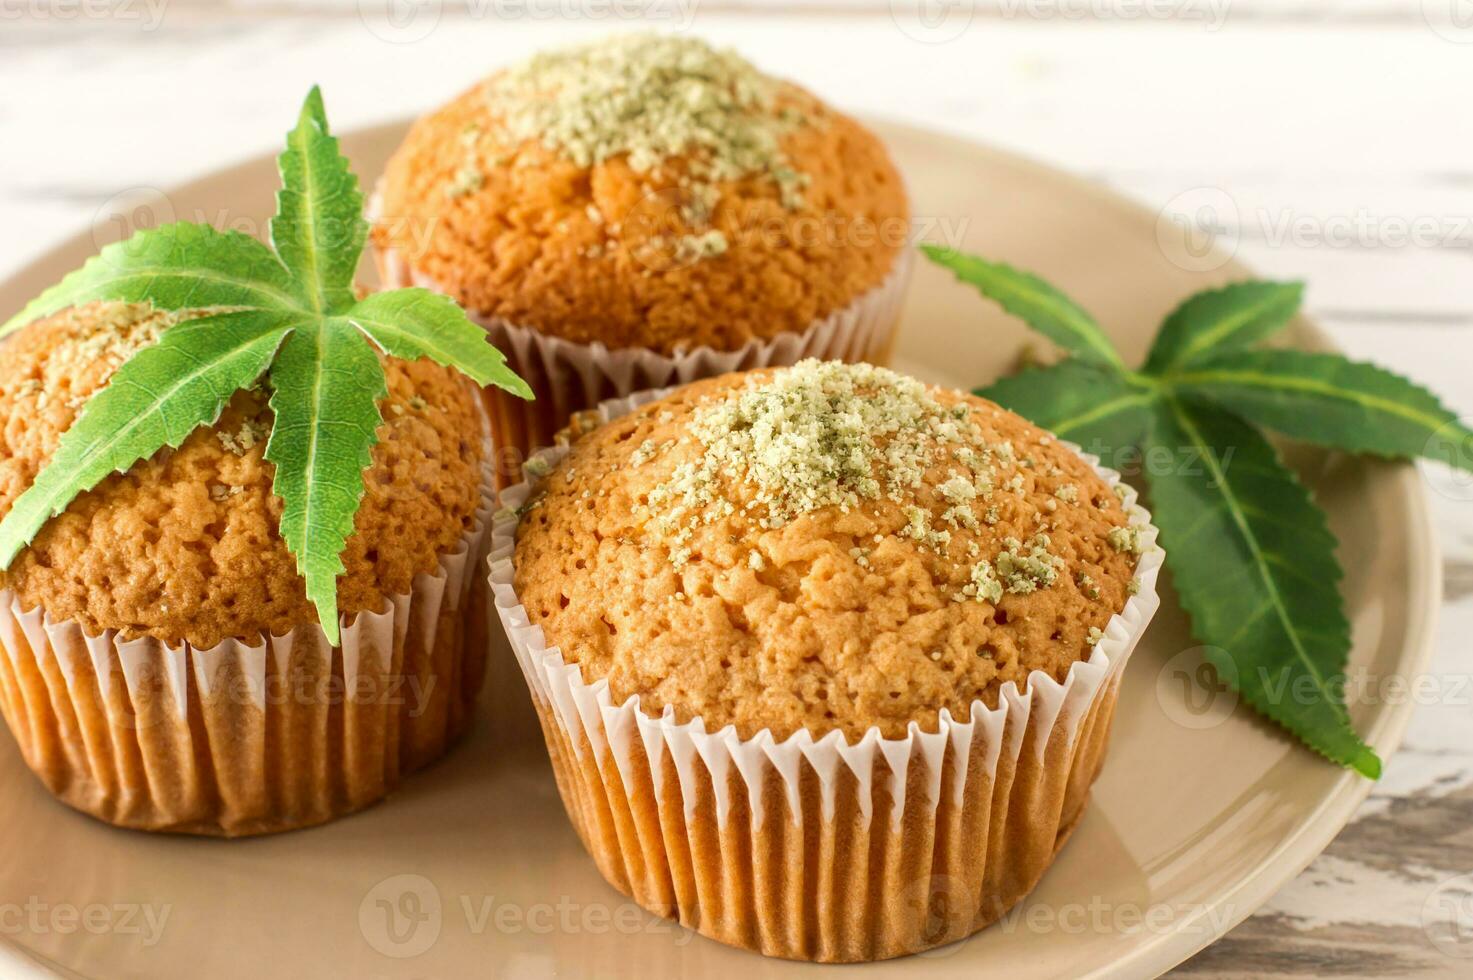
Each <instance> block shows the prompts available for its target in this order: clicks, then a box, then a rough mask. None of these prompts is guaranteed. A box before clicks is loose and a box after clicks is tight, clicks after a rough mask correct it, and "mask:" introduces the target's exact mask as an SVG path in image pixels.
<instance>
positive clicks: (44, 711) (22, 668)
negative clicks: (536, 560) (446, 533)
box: [0, 463, 494, 836]
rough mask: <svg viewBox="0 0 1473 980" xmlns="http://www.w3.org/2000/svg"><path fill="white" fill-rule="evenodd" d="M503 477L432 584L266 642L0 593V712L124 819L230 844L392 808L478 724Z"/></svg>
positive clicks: (70, 789)
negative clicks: (91, 624)
mask: <svg viewBox="0 0 1473 980" xmlns="http://www.w3.org/2000/svg"><path fill="white" fill-rule="evenodd" d="M493 487H494V478H493V475H492V472H491V467H490V465H489V463H488V464H487V465H485V466H484V467H483V470H482V486H481V503H480V506H479V508H478V510H477V512H476V515H475V520H474V522H473V526H472V527H471V529H470V530H469V531H467V532H466V533H465V535H463V536H462V538H461V539H460V541H459V542H458V543H457V544H456V546H455V548H453V549H452V550H451V551H450V552H448V553H447V554H444V555H442V556H441V557H440V559H439V567H438V568H437V569H436V571H435V572H434V573H433V574H421V575H418V576H416V577H415V580H414V583H413V585H412V588H411V590H410V592H409V593H407V594H404V595H395V596H391V597H389V598H387V599H386V600H385V602H384V606H383V608H382V609H380V610H378V611H376V612H362V613H359V614H358V615H356V616H354V617H353V618H351V619H349V618H348V617H346V616H345V617H343V619H342V620H341V621H340V627H341V631H342V633H341V636H342V643H341V645H340V646H339V647H338V648H333V647H332V646H331V645H330V644H329V643H328V640H327V636H326V634H325V633H324V632H323V631H322V628H321V627H320V626H319V625H318V624H316V623H313V624H311V625H310V626H306V625H304V626H299V627H297V628H296V629H293V630H291V631H290V632H288V633H286V634H284V635H282V636H271V637H268V638H265V639H263V640H260V641H258V642H256V643H246V642H243V641H241V640H238V639H228V640H225V641H223V642H221V643H220V644H218V645H216V646H214V647H211V648H209V649H195V648H194V647H191V646H189V645H188V644H184V645H180V646H170V645H167V644H165V643H163V642H162V641H159V640H155V639H152V638H149V637H142V638H136V639H131V640H128V639H124V638H123V637H122V636H121V635H120V634H119V633H118V632H117V631H116V630H107V631H104V632H103V633H101V634H100V635H97V636H89V635H88V634H87V633H86V631H85V630H84V629H83V628H82V627H81V625H80V624H79V623H77V622H75V621H73V620H62V621H56V620H53V619H52V618H51V617H50V616H49V615H47V614H45V613H44V612H43V611H42V610H41V609H40V608H39V607H38V608H35V609H30V610H27V609H24V608H22V605H21V603H20V600H19V599H18V598H17V597H16V595H15V594H14V593H13V592H10V591H8V590H6V591H3V592H0V646H3V648H4V655H3V656H0V709H3V712H4V715H5V719H6V721H7V722H8V723H9V725H10V729H11V731H12V732H13V733H14V735H15V738H16V741H17V742H18V743H19V745H20V748H21V753H22V755H23V756H24V757H25V760H26V763H27V764H28V765H29V766H30V767H31V769H32V770H33V771H34V772H35V773H36V774H37V775H38V776H39V777H40V778H41V780H42V782H44V783H45V784H46V786H47V788H48V789H50V790H51V791H52V792H53V793H54V794H56V795H57V796H58V797H60V798H61V799H62V800H64V801H65V802H67V803H69V804H70V805H72V806H74V807H76V808H78V809H80V810H83V811H85V812H87V813H91V814H92V815H93V816H97V817H99V818H101V819H103V820H107V821H109V822H111V823H115V824H118V825H121V826H126V827H134V828H139V829H146V830H170V831H183V832H190V833H203V834H223V835H226V836H237V835H243V834H255V833H269V832H274V831H279V830H289V829H293V828H296V827H303V826H310V825H312V824H316V823H321V822H323V821H325V820H329V819H332V818H333V817H336V816H341V815H342V814H345V813H348V812H351V811H353V810H356V809H359V808H361V807H363V806H366V805H368V804H370V803H373V802H375V801H376V800H378V799H381V798H382V797H383V796H384V795H385V794H386V793H388V792H389V790H391V789H392V788H393V787H394V785H395V784H396V783H397V782H398V780H399V778H400V777H401V776H402V775H404V774H407V773H409V772H411V771H413V770H414V769H417V768H419V767H421V766H423V765H425V764H427V763H429V762H431V761H433V760H434V759H436V758H438V757H439V756H440V755H441V754H443V753H444V751H445V749H446V748H447V747H448V746H449V745H450V744H451V743H452V742H453V741H454V739H455V738H456V737H457V736H458V735H459V734H460V733H461V732H462V731H463V730H464V729H465V727H466V726H467V724H468V723H469V720H470V714H471V711H472V706H473V701H474V698H475V694H476V692H477V690H478V689H479V687H480V683H481V677H482V675H483V672H484V664H485V642H486V635H485V631H486V622H485V618H486V608H485V606H486V601H487V598H486V593H485V589H484V587H483V585H482V583H481V579H480V576H479V575H478V574H476V572H475V570H477V569H479V568H481V567H482V562H483V561H484V560H485V557H486V550H487V547H488V545H489V534H488V531H489V528H490V523H491V520H490V515H491V509H492V506H493V494H494V489H493Z"/></svg>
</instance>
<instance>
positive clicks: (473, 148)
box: [373, 34, 909, 353]
mask: <svg viewBox="0 0 1473 980" xmlns="http://www.w3.org/2000/svg"><path fill="white" fill-rule="evenodd" d="M380 191H381V195H382V196H381V199H380V202H379V219H378V222H377V225H376V227H375V229H374V232H373V235H374V242H375V244H376V245H377V246H378V248H379V249H380V250H394V251H395V252H397V253H398V254H399V255H400V256H401V257H402V258H403V259H404V261H406V262H407V263H408V265H409V266H410V267H411V268H412V269H413V270H414V271H415V272H417V273H419V274H421V275H423V276H425V277H427V278H428V279H429V280H431V281H433V282H434V283H435V284H437V285H438V286H439V287H440V288H442V289H444V290H445V291H446V292H447V293H449V294H450V295H451V296H453V297H454V298H455V299H456V300H457V301H459V302H460V303H461V304H462V305H464V306H466V307H467V308H468V309H470V310H471V311H473V312H475V313H477V314H480V315H482V316H484V317H500V318H504V319H505V320H507V321H510V322H512V323H515V324H518V325H522V326H527V327H532V328H535V329H537V330H539V331H542V332H543V333H546V334H551V335H555V336H558V337H562V338H565V339H567V340H570V341H574V342H577V343H592V342H594V341H599V342H601V343H603V344H605V345H607V346H608V347H611V348H623V347H642V348H648V349H651V350H654V351H658V352H662V353H671V352H674V351H678V350H682V349H690V348H694V347H699V346H711V347H715V348H717V349H719V350H733V349H736V348H739V347H741V346H742V345H743V344H745V343H747V342H748V341H749V340H752V339H754V338H757V339H768V338H771V337H774V336H776V335H778V334H780V333H783V332H787V331H801V330H804V329H805V328H807V327H808V326H809V325H810V324H812V323H813V322H814V321H816V320H818V319H820V318H823V317H826V316H828V315H829V314H831V313H833V312H834V311H836V310H839V309H841V308H843V307H845V306H847V305H848V304H849V303H850V302H851V301H853V300H854V299H855V298H856V297H858V296H860V295H861V294H863V293H865V292H866V291H868V290H871V289H873V288H874V287H876V286H878V285H879V284H880V283H881V282H882V280H884V279H885V277H886V276H887V275H888V274H889V272H890V271H891V269H892V267H893V266H894V264H895V260H896V256H897V254H898V252H899V250H900V249H901V248H902V247H903V246H904V244H905V242H906V240H907V235H908V232H909V226H908V207H907V203H906V198H905V192H904V188H903V187H902V184H901V180H900V177H899V175H898V174H897V173H896V170H895V168H894V165H893V164H892V163H891V161H890V159H889V156H888V154H887V153H886V152H885V149H884V147H883V146H882V145H881V144H880V142H879V140H877V139H876V138H875V136H874V135H873V134H871V133H870V132H869V131H868V130H866V129H865V128H864V127H863V126H861V125H859V124H858V123H857V122H855V121H854V120H852V119H850V118H848V117H847V116H844V115H843V114H841V113H839V112H836V111H834V110H833V109H831V108H829V107H827V106H825V105H824V104H823V103H822V102H820V101H819V100H818V99H816V98H814V97H813V96H812V95H810V94H808V93H807V92H805V91H803V90H802V89H800V88H798V87H797V86H795V85H792V84H789V83H786V82H781V81H777V80H775V79H771V78H768V77H767V76H764V75H761V74H760V73H758V72H756V70H755V69H753V68H752V67H751V66H750V65H749V64H747V63H746V62H744V61H742V60H741V59H740V58H738V57H737V56H736V55H734V54H730V53H727V52H720V51H716V50H713V49H712V48H711V47H709V46H708V45H706V44H705V43H704V42H701V41H699V40H696V39H693V38H682V37H660V36H656V35H646V34H635V35H629V36H623V37H617V38H612V39H609V40H606V41H602V42H598V43H595V44H592V45H584V46H580V47H577V48H572V49H568V50H566V51H560V52H551V53H549V54H544V55H539V56H538V57H537V58H534V59H532V60H531V61H530V62H528V63H526V64H525V65H521V66H518V67H516V68H514V69H511V70H509V71H506V72H502V73H499V74H497V75H494V76H492V77H491V78H490V79H488V80H487V81H486V82H484V83H482V84H480V85H477V86H476V87H474V88H472V89H470V90H469V91H467V92H465V93H464V94H463V95H461V96H460V97H459V98H457V99H456V100H455V101H453V102H451V103H450V104H449V105H447V106H445V107H444V108H442V109H440V110H438V111H436V112H434V113H432V114H431V115H429V116H427V117H425V118H423V119H421V120H420V121H419V122H418V123H416V124H415V126H414V128H413V129H412V130H411V132H410V134H409V136H408V138H407V139H406V141H405V142H404V144H403V145H402V146H401V147H400V148H399V150H398V151H397V152H396V153H395V155H394V157H393V158H392V159H391V160H390V162H389V165H388V168H387V171H386V173H385V177H384V180H383V182H382V184H381V185H380Z"/></svg>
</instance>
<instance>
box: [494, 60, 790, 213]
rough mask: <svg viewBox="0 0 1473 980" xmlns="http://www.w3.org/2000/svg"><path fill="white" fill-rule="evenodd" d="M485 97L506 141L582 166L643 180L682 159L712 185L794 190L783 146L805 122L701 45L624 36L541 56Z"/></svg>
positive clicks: (504, 76) (750, 75)
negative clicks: (743, 181)
mask: <svg viewBox="0 0 1473 980" xmlns="http://www.w3.org/2000/svg"><path fill="white" fill-rule="evenodd" d="M487 89H488V91H487V94H488V97H489V98H490V100H491V102H492V104H493V106H494V107H495V109H496V111H497V112H498V113H499V114H501V115H502V116H503V118H504V125H505V127H506V130H507V133H508V135H509V136H510V137H511V138H512V139H515V140H518V141H522V140H539V141H541V142H542V143H543V145H545V146H546V147H547V148H548V149H551V150H555V151H557V152H559V153H561V154H563V155H564V156H566V157H568V158H569V159H570V160H572V161H573V162H575V163H577V164H579V165H580V166H590V165H592V164H595V163H600V162H602V161H604V160H607V159H609V158H610V157H614V156H619V155H627V157H628V160H629V165H630V167H632V168H633V169H634V170H636V171H638V172H641V173H643V172H648V171H651V170H655V169H656V168H658V167H659V166H660V165H661V164H662V163H664V162H665V161H666V160H668V159H670V158H672V157H689V158H690V161H689V162H690V168H691V173H692V174H693V175H695V176H697V177H702V178H706V179H709V180H736V179H739V178H741V177H746V176H750V175H753V174H761V175H765V176H767V177H768V178H769V179H771V180H773V181H774V182H775V183H778V184H779V186H782V185H784V184H795V183H801V177H799V176H798V175H796V174H793V173H792V172H791V167H790V165H789V163H788V161H787V158H786V157H785V156H784V155H783V152H782V149H781V147H780V139H781V137H782V136H783V135H784V134H785V133H787V132H789V131H790V130H792V129H794V128H796V127H798V126H800V125H802V124H803V123H804V122H805V119H804V118H803V117H802V116H801V115H794V113H792V112H791V111H787V112H783V111H779V110H778V108H777V94H778V90H779V83H778V82H776V81H775V80H773V79H771V78H768V77H767V76H766V75H763V74H762V73H761V72H759V71H757V69H756V68H754V67H753V66H752V65H751V64H750V63H749V62H747V61H746V60H744V59H743V58H741V57H740V56H739V55H737V54H736V53H735V52H733V51H724V50H717V49H716V48H713V47H711V45H709V44H707V43H706V42H704V41H702V40H699V39H698V38H691V37H681V36H675V35H670V36H666V35H660V34H652V33H638V34H626V35H619V36H614V37H610V38H606V39H603V40H600V41H595V42H593V43H589V44H580V45H576V46H573V47H568V48H563V49H560V50H557V51H548V52H543V53H541V54H538V55H535V56H533V57H532V58H531V59H529V60H528V61H525V62H523V63H522V64H520V65H517V66H516V67H513V68H511V69H509V70H507V71H505V72H503V73H501V74H499V75H497V76H496V77H494V78H493V79H492V80H491V81H490V82H489V83H488V86H487Z"/></svg>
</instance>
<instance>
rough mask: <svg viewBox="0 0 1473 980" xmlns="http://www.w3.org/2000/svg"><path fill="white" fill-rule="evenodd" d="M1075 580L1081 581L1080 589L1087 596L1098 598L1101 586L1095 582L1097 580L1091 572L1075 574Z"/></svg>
mask: <svg viewBox="0 0 1473 980" xmlns="http://www.w3.org/2000/svg"><path fill="white" fill-rule="evenodd" d="M1074 580H1075V581H1076V582H1078V583H1079V591H1080V592H1083V593H1084V594H1085V596H1086V597H1087V598H1090V599H1098V598H1099V597H1100V587H1099V586H1098V585H1097V584H1095V580H1094V579H1093V578H1092V577H1091V576H1090V575H1089V573H1087V572H1080V573H1079V574H1078V575H1076V576H1074Z"/></svg>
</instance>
